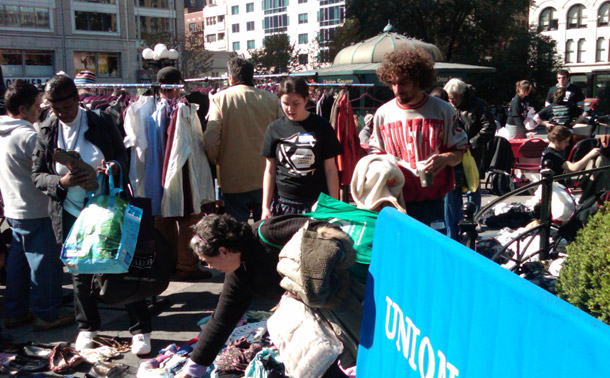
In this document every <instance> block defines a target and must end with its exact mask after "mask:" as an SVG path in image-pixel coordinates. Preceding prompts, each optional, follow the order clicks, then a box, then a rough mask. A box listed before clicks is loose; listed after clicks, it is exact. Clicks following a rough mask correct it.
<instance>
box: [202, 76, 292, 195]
mask: <svg viewBox="0 0 610 378" xmlns="http://www.w3.org/2000/svg"><path fill="white" fill-rule="evenodd" d="M282 116H283V113H282V110H281V107H280V103H279V100H278V98H277V96H276V95H274V94H273V93H271V92H267V91H264V90H262V89H257V88H254V87H250V86H247V85H243V84H238V85H234V86H232V87H230V88H228V89H226V90H224V91H221V92H218V93H217V94H216V95H214V96H213V97H212V99H211V101H210V110H209V113H208V125H207V128H206V131H205V133H204V134H203V140H204V146H205V151H206V153H207V155H208V157H209V158H210V160H211V161H212V162H215V163H216V164H217V165H218V166H219V167H220V186H221V188H222V191H223V192H225V193H243V192H249V191H252V190H256V189H261V188H262V187H263V173H264V170H265V158H264V157H263V156H262V155H261V147H262V144H263V138H264V136H265V130H267V125H269V123H271V122H272V121H274V120H276V119H278V118H280V117H282Z"/></svg>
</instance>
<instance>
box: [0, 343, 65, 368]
mask: <svg viewBox="0 0 610 378" xmlns="http://www.w3.org/2000/svg"><path fill="white" fill-rule="evenodd" d="M53 348H54V345H53V344H41V343H3V344H2V352H0V375H11V376H29V375H32V373H36V372H43V371H48V370H49V366H50V364H49V358H50V356H51V353H52V351H53Z"/></svg>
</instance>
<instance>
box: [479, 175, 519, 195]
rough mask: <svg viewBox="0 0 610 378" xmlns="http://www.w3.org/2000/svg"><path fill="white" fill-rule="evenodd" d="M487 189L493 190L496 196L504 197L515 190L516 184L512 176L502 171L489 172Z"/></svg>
mask: <svg viewBox="0 0 610 378" xmlns="http://www.w3.org/2000/svg"><path fill="white" fill-rule="evenodd" d="M485 187H487V188H491V189H490V191H491V193H492V194H495V195H496V196H503V195H505V194H506V193H509V192H512V191H513V190H515V184H514V183H513V179H512V177H511V176H510V174H508V172H506V171H503V170H500V169H492V170H491V171H489V173H488V175H487V182H486V184H485Z"/></svg>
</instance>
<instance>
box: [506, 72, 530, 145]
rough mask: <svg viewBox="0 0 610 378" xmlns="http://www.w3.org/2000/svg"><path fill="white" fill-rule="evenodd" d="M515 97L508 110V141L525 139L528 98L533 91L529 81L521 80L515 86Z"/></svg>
mask: <svg viewBox="0 0 610 378" xmlns="http://www.w3.org/2000/svg"><path fill="white" fill-rule="evenodd" d="M515 91H516V93H517V94H515V97H513V99H512V101H511V102H510V107H509V108H508V118H507V119H506V130H507V131H508V135H509V137H508V139H515V138H525V133H526V128H525V124H524V121H525V119H526V118H527V112H528V110H529V103H528V102H527V99H526V98H527V96H528V95H529V94H530V92H531V91H532V84H531V83H530V82H529V81H527V80H520V81H518V82H517V83H516V84H515Z"/></svg>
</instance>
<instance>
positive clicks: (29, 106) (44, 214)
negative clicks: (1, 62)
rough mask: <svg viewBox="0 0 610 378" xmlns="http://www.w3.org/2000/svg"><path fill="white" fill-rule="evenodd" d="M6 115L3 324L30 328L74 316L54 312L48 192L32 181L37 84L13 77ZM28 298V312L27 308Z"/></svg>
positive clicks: (55, 271) (2, 136)
mask: <svg viewBox="0 0 610 378" xmlns="http://www.w3.org/2000/svg"><path fill="white" fill-rule="evenodd" d="M4 98H5V106H6V111H7V113H8V115H5V116H0V192H1V193H2V198H3V201H4V215H5V217H6V219H7V221H8V224H9V225H10V227H11V231H12V241H11V246H10V249H9V254H8V258H7V261H6V266H7V269H6V292H5V298H6V306H5V323H4V324H5V326H6V327H7V328H13V327H17V326H20V325H22V324H25V323H30V322H32V321H33V322H34V325H33V328H34V330H36V331H43V330H46V329H50V328H55V327H60V326H63V325H67V324H70V323H72V322H73V321H74V314H59V312H58V307H59V305H60V304H61V278H62V273H63V271H62V266H61V262H60V260H59V252H60V248H59V245H58V244H57V242H56V241H55V236H54V234H53V229H52V227H51V220H50V219H49V215H48V209H47V208H48V198H47V196H45V195H44V193H42V192H41V191H40V190H38V189H37V188H36V187H35V186H34V184H33V182H32V178H31V175H32V153H33V152H34V147H35V145H36V134H37V133H36V129H35V128H34V125H33V123H34V122H36V121H37V120H38V116H39V115H40V103H41V96H40V93H39V91H38V89H37V88H36V87H35V86H34V85H32V84H30V83H28V82H26V81H25V80H15V81H14V82H13V84H12V85H11V86H10V87H9V88H8V90H7V91H6V94H5V97H4ZM30 302H31V312H30V310H29V309H30Z"/></svg>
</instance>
